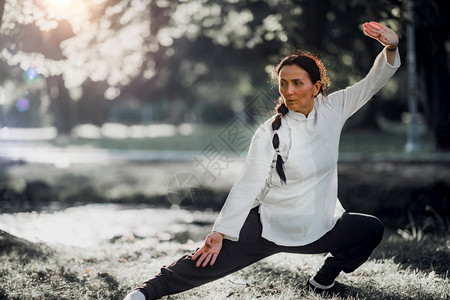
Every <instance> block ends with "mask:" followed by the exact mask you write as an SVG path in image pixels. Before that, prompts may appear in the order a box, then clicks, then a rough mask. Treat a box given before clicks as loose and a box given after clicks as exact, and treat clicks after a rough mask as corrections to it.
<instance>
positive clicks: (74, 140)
mask: <svg viewBox="0 0 450 300" xmlns="http://www.w3.org/2000/svg"><path fill="white" fill-rule="evenodd" d="M409 4H411V6H408V5H409ZM449 11H450V10H449V1H445V0H414V1H413V0H411V1H410V2H406V1H398V0H378V1H371V0H358V1H340V0H323V1H309V0H303V1H301V0H267V1H237V0H221V1H219V0H208V1H206V0H189V1H185V0H178V1H168V0H77V1H75V0H20V1H19V0H2V1H0V16H1V30H0V46H1V47H0V48H1V50H0V157H1V158H2V170H1V171H0V177H1V178H0V180H1V181H0V189H1V198H0V204H1V206H0V208H1V210H2V211H3V212H7V211H16V210H30V209H35V208H36V207H41V204H42V203H49V202H52V203H53V202H61V201H63V202H64V201H66V202H67V203H70V204H76V203H85V202H98V201H125V200H127V201H128V200H129V201H131V200H132V201H131V202H144V203H147V202H148V201H149V197H150V196H148V195H149V194H152V197H153V198H152V199H157V200H155V203H156V202H158V201H163V202H164V201H165V200H161V199H162V198H164V199H166V198H167V195H169V196H168V197H169V200H170V201H169V202H170V203H171V204H176V205H178V204H180V201H181V200H183V198H182V196H180V195H177V192H178V188H179V187H180V186H182V185H183V184H186V186H188V187H192V186H195V187H199V186H201V187H204V186H207V185H208V184H209V185H210V187H211V186H213V187H214V189H216V190H217V189H219V190H223V193H222V194H219V196H211V195H210V194H208V195H209V196H208V197H210V198H209V201H212V200H211V199H212V198H214V197H217V199H218V200H216V203H217V202H219V203H221V201H223V199H224V195H226V191H227V190H228V188H229V187H230V185H231V184H232V181H233V179H234V178H235V176H237V174H238V170H239V167H240V166H241V163H242V159H243V158H244V157H245V153H246V149H247V148H248V145H249V141H250V138H251V136H252V133H253V132H254V129H255V126H257V125H258V124H260V123H261V122H262V121H264V120H265V119H266V118H267V117H268V116H270V115H271V110H272V109H273V107H274V106H275V100H276V99H277V98H278V91H277V87H276V84H275V83H274V82H273V81H272V80H271V76H270V75H271V72H272V71H273V69H274V66H275V65H276V64H277V63H278V61H279V59H280V57H281V56H283V55H286V54H288V53H290V52H291V51H292V50H294V49H304V50H309V51H311V52H313V53H316V54H318V55H319V57H320V58H321V59H322V60H323V62H324V64H325V66H326V68H327V70H328V74H329V77H330V78H331V86H330V92H332V91H335V90H338V89H342V88H345V87H346V86H348V85H351V84H354V83H356V82H357V81H359V80H360V79H361V78H363V77H364V76H365V74H366V73H367V72H368V71H369V69H370V67H371V66H372V63H373V61H374V58H375V57H376V56H377V54H378V53H379V52H380V51H381V50H382V46H381V45H380V44H379V43H378V42H376V41H374V40H372V39H370V38H368V37H366V36H364V34H363V32H362V23H364V22H367V21H372V20H374V21H378V22H381V23H382V24H384V25H386V26H388V27H390V28H392V29H393V30H394V31H395V32H396V33H397V34H398V35H399V37H400V45H399V51H400V56H401V58H402V67H401V68H400V69H399V70H398V71H397V73H396V74H395V76H394V77H393V78H392V79H391V80H390V81H389V83H388V84H387V85H386V86H385V87H384V88H383V89H382V90H381V91H380V92H379V93H378V94H377V95H376V96H375V97H374V98H376V99H375V101H371V102H369V104H367V105H366V106H365V107H364V108H363V109H362V110H361V111H360V112H359V113H358V114H356V115H355V116H353V117H352V118H351V119H350V120H349V121H348V122H347V124H346V127H345V130H344V133H343V136H342V140H341V150H340V151H341V155H340V163H341V164H344V163H346V162H347V163H350V162H354V161H358V162H361V161H383V162H385V163H386V162H388V165H387V167H386V165H384V166H385V167H384V168H383V167H381V169H380V170H381V171H383V172H389V171H390V172H391V173H390V174H396V176H397V177H398V173H396V172H397V169H396V168H397V167H392V164H394V163H395V162H402V163H406V162H410V163H416V164H422V165H420V166H423V163H424V162H425V163H434V165H432V167H430V168H423V167H417V168H416V169H414V170H415V171H411V172H413V173H410V174H415V175H414V176H416V179H417V180H421V181H422V183H423V182H424V181H427V180H429V181H430V180H431V179H433V178H434V177H433V176H438V177H437V179H436V180H434V179H433V180H431V181H430V182H428V181H427V184H429V185H430V186H432V188H431V189H433V187H435V185H436V184H437V183H442V184H441V185H438V187H439V188H438V190H439V191H440V192H442V191H443V192H442V193H443V195H448V194H449V191H448V185H447V183H448V180H449V178H448V172H446V170H448V165H449V161H450V156H449V150H450V125H449V116H450V114H449V113H450V107H449V102H450V101H449V99H448V94H449V78H448V69H449V61H450V60H449V58H450V56H449V53H450V39H449V28H450V26H449V22H450V18H449ZM408 144H409V146H407V145H408ZM124 162H125V163H124ZM163 163H165V164H163ZM389 164H391V165H389ZM438 167H439V168H440V169H439V170H440V171H439V172H438V171H436V170H437V169H436V168H438ZM355 168H358V165H357V166H356V167H355ZM399 168H403V170H405V167H404V166H401V167H399ZM345 170H347V169H346V168H345V167H344V165H343V167H342V171H345ZM369 170H370V168H369ZM417 170H419V171H420V170H422V171H420V172H419V171H417ZM423 170H428V173H424V171H423ZM194 171H195V172H194ZM372 171H373V169H372ZM369 172H370V171H369ZM414 172H415V173H414ZM69 174H72V175H69ZM73 174H75V175H73ZM355 174H356V175H355V176H360V174H358V173H355ZM386 174H387V173H383V174H382V175H380V176H381V178H380V180H382V179H383V176H386ZM436 174H439V175H436ZM191 175H192V176H193V177H192V176H191ZM93 176H95V179H93ZM405 176H406V175H405ZM414 176H413V177H414ZM421 176H422V177H421ZM219 177H221V178H219ZM410 177H411V176H410ZM410 177H409V178H410ZM384 178H385V177H384ZM399 178H400V179H398V180H404V178H403V177H399ZM430 178H431V179H430ZM373 180H374V181H373V182H374V184H379V183H377V181H376V180H375V179H373ZM436 182H437V183H436ZM407 184H412V185H414V184H415V183H411V182H410V181H407ZM405 188H406V187H405ZM409 188H411V186H409ZM211 189H213V188H211ZM206 190H208V189H206V188H204V189H203V190H202V191H203V192H205V191H206ZM427 191H428V190H427ZM191 192H192V190H191ZM196 192H199V190H196ZM343 193H345V190H344V189H343ZM375 193H376V192H375ZM155 194H156V195H157V197H156V198H155ZM171 194H172V197H171V196H170V195H171ZM173 195H175V196H173ZM433 195H434V194H433ZM158 197H159V198H158ZM183 197H184V196H183ZM445 197H447V196H445ZM445 197H444V198H445ZM419 198H420V197H419ZM105 199H106V200H105ZM130 199H131V200H130ZM445 199H447V198H445ZM409 200H410V199H409ZM409 200H408V201H409ZM146 201H147V202H146ZM189 201H191V202H192V203H194V202H196V203H197V204H198V203H199V201H200V200H199V198H198V194H195V193H194V194H192V193H191V194H190V200H189ZM405 201H407V200H405ZM166 202H167V201H166ZM36 203H39V204H36ZM192 203H191V204H192ZM446 203H448V200H447V202H446ZM36 205H37V206H36ZM206 206H207V205H206ZM213 206H214V207H215V208H217V207H220V205H213ZM403 208H404V207H402V209H403Z"/></svg>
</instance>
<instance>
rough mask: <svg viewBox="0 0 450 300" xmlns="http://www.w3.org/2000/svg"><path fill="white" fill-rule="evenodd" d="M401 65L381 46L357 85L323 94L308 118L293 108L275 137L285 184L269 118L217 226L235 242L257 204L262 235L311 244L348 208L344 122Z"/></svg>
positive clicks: (256, 137)
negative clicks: (340, 170)
mask: <svg viewBox="0 0 450 300" xmlns="http://www.w3.org/2000/svg"><path fill="white" fill-rule="evenodd" d="M399 67H400V56H399V54H398V51H397V54H396V57H395V61H394V65H390V64H389V63H388V62H387V59H386V49H384V50H383V51H382V52H381V53H380V54H379V55H378V56H377V58H376V59H375V62H374V65H373V66H372V69H371V70H370V71H369V73H368V74H367V76H366V77H365V78H364V79H363V80H361V81H360V82H358V83H356V84H354V85H353V86H351V87H347V88H346V89H344V90H340V91H337V92H334V93H332V94H330V95H329V96H327V97H323V96H322V95H319V96H318V97H317V99H316V100H315V103H314V108H313V110H312V111H311V112H310V113H309V115H308V117H305V115H303V114H302V113H298V112H294V111H289V112H288V113H287V114H286V115H285V116H284V117H283V118H282V123H281V126H280V128H279V129H278V134H279V138H280V152H281V155H282V158H283V160H284V162H285V164H284V168H285V174H286V178H287V182H286V184H281V181H280V178H279V176H278V174H277V173H276V170H275V161H276V152H275V150H274V149H273V146H272V137H273V130H272V127H271V122H272V118H271V119H269V120H267V121H266V122H265V123H264V124H262V125H261V126H260V127H259V128H258V130H257V131H256V132H255V134H254V136H253V138H252V143H251V145H250V149H249V152H248V154H247V159H246V161H245V165H244V169H243V170H242V172H241V174H240V176H239V178H238V179H237V181H236V182H235V184H234V185H233V187H232V189H231V191H230V193H229V195H228V197H227V199H226V201H225V204H224V206H223V208H222V210H221V212H220V214H219V216H218V218H217V220H216V222H215V224H214V227H213V230H214V231H218V232H220V233H223V234H225V238H227V239H230V240H234V241H236V240H238V239H239V232H240V230H241V228H242V226H243V224H244V222H245V219H246V218H247V216H248V214H249V211H250V209H251V208H253V207H255V206H257V205H260V206H259V212H260V215H261V222H262V226H263V231H262V237H263V238H265V239H267V240H269V241H272V242H274V243H276V244H278V245H283V246H302V245H306V244H310V243H312V242H314V241H316V240H318V239H319V238H320V237H322V236H323V235H324V234H325V233H327V232H328V231H329V230H331V229H332V228H333V226H334V225H335V224H336V221H337V219H338V218H339V217H340V216H341V215H342V214H343V213H344V208H343V207H342V205H341V203H340V202H339V199H338V198H337V186H338V180H337V178H338V176H337V161H338V153H339V138H340V135H341V131H342V127H343V126H344V123H345V121H346V120H347V119H348V118H349V117H350V116H351V115H353V114H354V113H355V112H356V111H357V110H358V109H360V108H361V107H362V106H363V105H364V104H365V103H366V102H367V101H369V99H370V98H371V97H372V96H373V95H374V94H375V93H377V92H378V91H379V90H380V89H381V88H382V87H383V86H384V85H385V84H386V82H387V81H388V80H389V78H390V77H391V76H392V75H393V74H394V73H395V71H396V70H397V69H398V68H399Z"/></svg>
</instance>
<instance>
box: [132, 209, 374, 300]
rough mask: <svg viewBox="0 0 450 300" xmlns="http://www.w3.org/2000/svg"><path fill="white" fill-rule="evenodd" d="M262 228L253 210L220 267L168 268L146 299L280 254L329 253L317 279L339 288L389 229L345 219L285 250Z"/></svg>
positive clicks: (361, 218) (227, 244) (185, 260)
mask: <svg viewBox="0 0 450 300" xmlns="http://www.w3.org/2000/svg"><path fill="white" fill-rule="evenodd" d="M261 232H262V225H261V221H260V217H259V213H258V211H257V209H252V210H251V211H250V214H249V215H248V217H247V219H246V221H245V223H244V226H243V227H242V229H241V232H240V237H239V241H237V242H232V241H230V240H224V241H223V245H222V250H221V251H220V254H219V255H218V257H217V260H216V262H215V264H214V265H212V266H210V265H208V266H206V267H196V266H195V261H193V260H191V257H192V255H193V253H192V254H190V255H186V256H183V257H182V258H180V259H179V260H177V261H176V262H174V263H173V264H171V265H170V266H168V267H166V266H164V267H162V268H161V272H160V273H159V274H158V275H156V276H155V277H153V278H151V279H149V280H148V281H146V282H145V283H144V284H143V285H142V286H141V287H139V288H138V290H140V291H141V292H142V293H144V294H145V296H146V299H147V300H150V299H158V298H161V297H162V296H165V295H171V294H175V293H179V292H182V291H186V290H188V289H191V288H194V287H197V286H200V285H202V284H205V283H207V282H211V281H213V280H216V279H219V278H222V277H224V276H226V275H228V274H231V273H233V272H236V271H238V270H240V269H242V268H244V267H246V266H249V265H251V264H253V263H255V262H257V261H259V260H261V259H263V258H265V257H268V256H270V255H273V254H276V253H279V252H288V253H299V254H317V253H327V252H329V253H330V255H329V256H328V257H327V258H326V260H325V263H324V265H323V266H322V267H321V268H320V270H319V271H318V273H317V274H316V277H315V278H317V279H320V280H321V281H322V282H333V280H334V279H335V278H336V277H337V276H338V275H339V273H340V272H341V271H344V272H346V273H349V272H352V271H354V270H355V269H356V268H358V267H359V266H360V265H362V264H363V263H364V262H365V261H366V260H367V259H368V258H369V256H370V254H371V253H372V251H373V249H375V247H376V246H377V245H378V244H379V243H380V241H381V238H382V236H383V224H382V223H381V222H380V220H378V219H377V218H376V217H373V216H369V215H363V214H354V213H344V215H343V216H342V217H341V218H340V219H339V220H338V221H337V223H336V225H335V226H334V227H333V229H332V230H331V231H329V232H328V233H326V234H325V235H324V236H323V237H322V238H320V239H319V240H317V241H315V242H313V243H311V244H308V245H305V246H296V247H287V246H279V245H276V244H275V243H273V242H270V241H268V240H266V239H264V238H262V237H261Z"/></svg>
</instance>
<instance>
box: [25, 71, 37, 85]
mask: <svg viewBox="0 0 450 300" xmlns="http://www.w3.org/2000/svg"><path fill="white" fill-rule="evenodd" d="M23 78H24V79H25V81H26V82H28V83H31V82H33V81H35V80H36V79H38V78H39V73H38V72H37V71H36V70H35V69H33V68H29V69H28V70H26V71H25V72H24V73H23Z"/></svg>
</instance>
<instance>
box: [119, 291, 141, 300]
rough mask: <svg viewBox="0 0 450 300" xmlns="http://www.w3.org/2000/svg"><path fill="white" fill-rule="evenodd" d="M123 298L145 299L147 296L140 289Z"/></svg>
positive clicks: (126, 299)
mask: <svg viewBox="0 0 450 300" xmlns="http://www.w3.org/2000/svg"><path fill="white" fill-rule="evenodd" d="M123 300H145V296H144V294H142V293H141V292H139V291H132V292H131V293H129V294H128V295H126V296H125V298H123Z"/></svg>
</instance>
